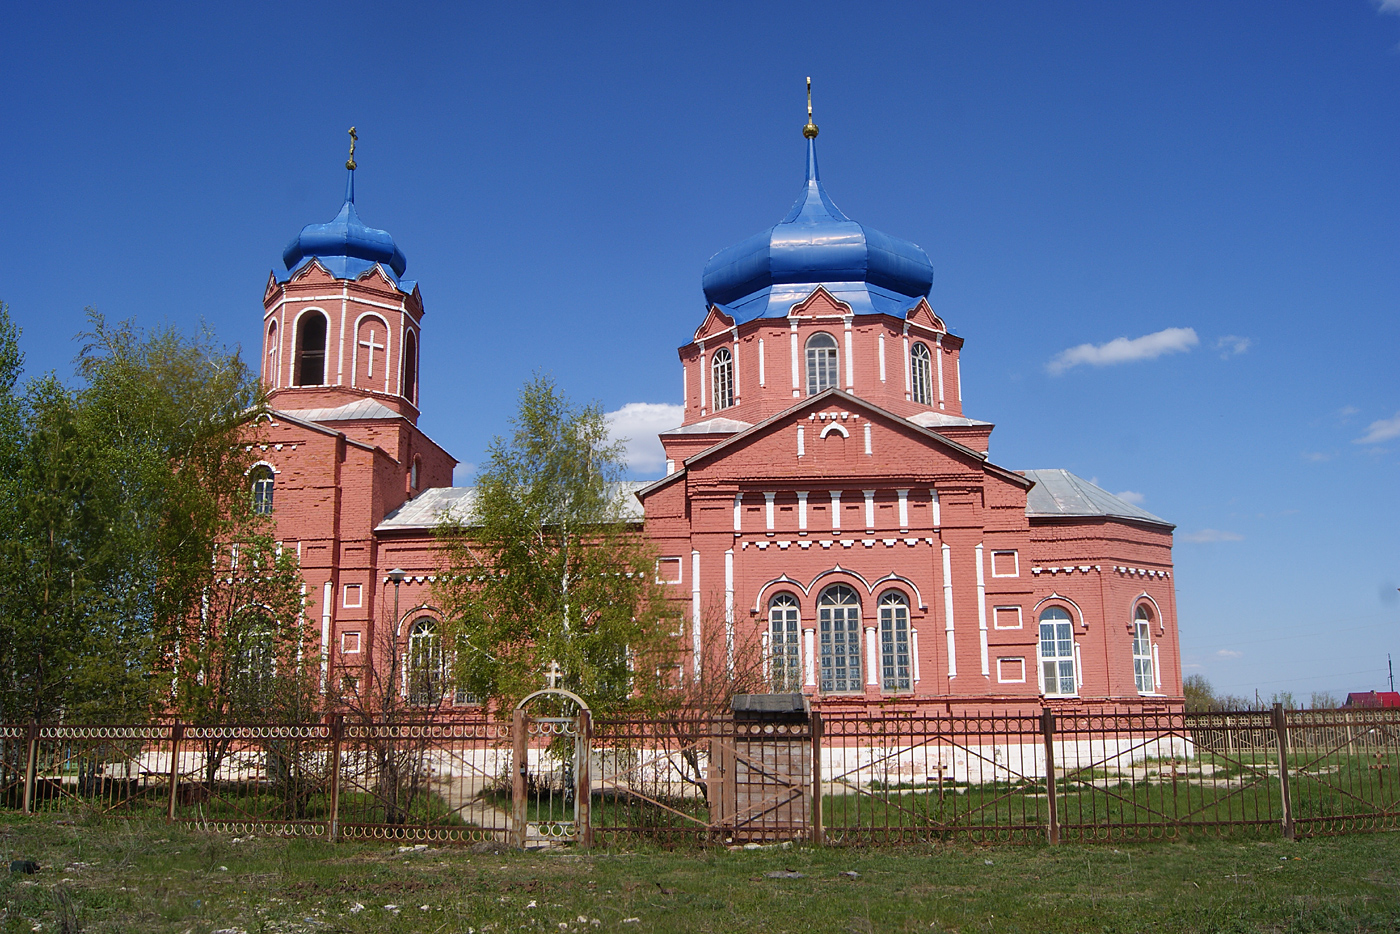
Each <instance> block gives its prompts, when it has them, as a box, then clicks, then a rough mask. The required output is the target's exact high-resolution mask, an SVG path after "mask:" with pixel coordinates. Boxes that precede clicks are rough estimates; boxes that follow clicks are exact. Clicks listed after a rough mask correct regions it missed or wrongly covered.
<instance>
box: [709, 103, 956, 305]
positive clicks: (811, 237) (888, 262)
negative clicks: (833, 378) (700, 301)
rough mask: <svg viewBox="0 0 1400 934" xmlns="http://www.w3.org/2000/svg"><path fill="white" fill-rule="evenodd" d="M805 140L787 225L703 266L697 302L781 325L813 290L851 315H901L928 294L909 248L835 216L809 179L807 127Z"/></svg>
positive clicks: (924, 267)
mask: <svg viewBox="0 0 1400 934" xmlns="http://www.w3.org/2000/svg"><path fill="white" fill-rule="evenodd" d="M805 129H806V133H805V134H804V135H806V136H807V184H806V187H805V188H804V189H803V191H802V194H801V195H799V196H798V198H797V201H796V202H795V203H794V204H793V206H792V210H790V211H788V213H787V217H785V218H783V219H782V221H780V222H779V223H777V224H775V225H774V226H772V227H770V228H768V229H767V230H765V231H763V232H762V233H760V234H756V235H754V236H752V237H749V238H748V239H747V240H744V241H743V242H741V243H738V244H735V245H734V246H732V247H729V248H728V249H727V250H721V251H720V252H718V253H716V254H715V255H714V256H712V257H710V261H709V262H708V263H706V264H705V276H704V280H703V282H704V289H705V300H706V301H707V302H708V303H710V304H712V305H720V306H723V307H724V309H725V310H726V311H727V312H729V313H730V314H731V315H733V316H734V318H735V320H736V321H748V320H751V319H753V318H764V317H775V318H776V317H783V316H785V315H786V314H787V313H788V310H789V309H790V308H791V307H792V305H793V304H795V303H797V302H800V301H802V300H803V299H804V298H806V297H807V296H808V295H810V294H811V293H812V289H813V288H814V287H815V286H817V285H822V286H825V287H826V290H827V291H828V292H830V293H831V294H832V295H833V296H835V297H836V298H838V299H840V300H841V301H843V302H845V303H847V304H848V305H850V306H851V309H852V311H854V312H855V313H856V314H858V315H859V314H876V313H883V314H893V315H901V316H902V315H903V314H904V313H905V312H907V311H908V310H909V309H910V308H911V307H913V306H914V305H915V304H916V303H917V302H918V300H919V299H920V298H922V297H924V296H926V295H928V293H929V290H930V289H931V288H932V287H933V264H932V263H930V262H929V259H928V254H927V253H925V252H924V251H923V249H922V248H921V247H919V246H918V245H917V244H914V243H910V242H909V241H908V240H901V239H899V238H898V237H891V236H889V235H888V234H884V233H881V232H880V231H878V230H874V229H872V228H870V227H867V226H865V225H864V224H861V223H859V222H857V221H853V220H851V219H850V218H849V217H847V216H846V215H845V214H842V213H841V209H840V208H838V207H837V206H836V205H835V204H834V203H833V202H832V200H831V198H830V196H828V195H827V193H826V189H825V188H823V187H822V183H821V176H820V175H819V173H818V172H817V141H816V133H815V132H812V131H814V130H815V129H816V127H815V125H812V124H811V123H810V118H809V123H808V127H807V128H805Z"/></svg>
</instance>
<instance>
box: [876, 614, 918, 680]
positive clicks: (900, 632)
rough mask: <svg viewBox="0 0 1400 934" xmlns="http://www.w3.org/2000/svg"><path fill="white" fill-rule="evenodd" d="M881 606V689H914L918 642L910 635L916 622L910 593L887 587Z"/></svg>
mask: <svg viewBox="0 0 1400 934" xmlns="http://www.w3.org/2000/svg"><path fill="white" fill-rule="evenodd" d="M878 607H879V615H880V629H879V639H880V654H879V661H880V690H881V691H885V692H889V693H894V694H904V693H908V692H910V691H912V690H914V645H913V639H912V638H911V636H910V633H911V632H912V630H913V626H912V625H911V624H910V619H909V595H908V594H906V593H904V592H903V591H900V590H886V591H885V592H884V593H882V594H880V601H879V604H878ZM897 610H902V611H903V613H902V614H901V613H899V612H896V611H897ZM901 616H902V617H903V618H902V619H901V618H900V617H901ZM901 653H902V654H903V655H904V659H905V661H904V665H903V666H901V665H900V663H899V656H900V655H901ZM901 667H902V670H901ZM891 668H893V669H894V676H893V678H891V677H889V675H888V672H889V670H890V669H891Z"/></svg>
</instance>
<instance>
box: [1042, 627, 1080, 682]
mask: <svg viewBox="0 0 1400 934" xmlns="http://www.w3.org/2000/svg"><path fill="white" fill-rule="evenodd" d="M1056 612H1058V613H1063V614H1064V618H1063V619H1062V618H1060V617H1059V616H1049V614H1051V613H1056ZM1047 616H1049V619H1048V620H1047V618H1046V617H1047ZM1036 624H1037V625H1036V643H1035V662H1036V664H1035V668H1036V678H1037V679H1038V680H1039V682H1040V693H1041V694H1043V695H1045V696H1046V697H1078V696H1079V645H1078V643H1077V642H1076V641H1075V638H1074V616H1073V614H1071V613H1070V612H1069V610H1067V609H1065V608H1064V607H1062V606H1048V607H1046V608H1045V609H1044V610H1042V611H1041V612H1040V616H1039V617H1038V618H1037V619H1036ZM1047 625H1050V626H1054V627H1055V633H1054V636H1055V639H1054V641H1055V643H1056V654H1055V655H1054V656H1052V657H1050V658H1047V657H1046V655H1045V651H1044V649H1045V635H1044V627H1045V626H1047ZM1066 631H1067V632H1068V633H1069V654H1068V655H1065V654H1061V652H1060V649H1059V646H1060V643H1062V642H1064V641H1065V640H1064V638H1063V636H1064V633H1065V632H1066ZM1065 662H1069V663H1070V673H1071V677H1070V688H1071V689H1070V690H1069V691H1062V690H1060V688H1061V687H1062V684H1061V682H1062V681H1063V680H1064V668H1063V665H1064V663H1065ZM1047 663H1053V664H1054V665H1055V667H1056V678H1055V685H1054V688H1055V689H1054V690H1051V685H1050V683H1049V679H1047V678H1046V672H1045V666H1046V664H1047Z"/></svg>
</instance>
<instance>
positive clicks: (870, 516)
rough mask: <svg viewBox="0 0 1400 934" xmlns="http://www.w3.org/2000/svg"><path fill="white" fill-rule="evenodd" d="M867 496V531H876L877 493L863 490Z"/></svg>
mask: <svg viewBox="0 0 1400 934" xmlns="http://www.w3.org/2000/svg"><path fill="white" fill-rule="evenodd" d="M861 492H862V493H864V494H865V530H866V531H867V532H873V531H875V491H874V490H861Z"/></svg>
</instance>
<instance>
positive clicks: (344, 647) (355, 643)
mask: <svg viewBox="0 0 1400 934" xmlns="http://www.w3.org/2000/svg"><path fill="white" fill-rule="evenodd" d="M340 654H341V655H359V654H360V634H359V633H358V632H342V633H341V634H340Z"/></svg>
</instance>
